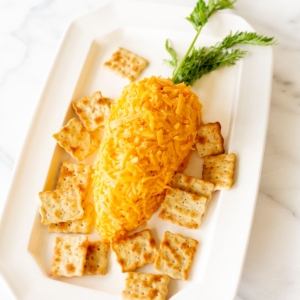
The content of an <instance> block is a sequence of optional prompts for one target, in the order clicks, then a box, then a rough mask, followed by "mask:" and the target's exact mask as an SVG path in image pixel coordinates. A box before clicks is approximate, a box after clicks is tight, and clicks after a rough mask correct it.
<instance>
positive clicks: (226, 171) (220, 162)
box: [202, 153, 235, 190]
mask: <svg viewBox="0 0 300 300" xmlns="http://www.w3.org/2000/svg"><path fill="white" fill-rule="evenodd" d="M234 164H235V155H234V154H233V153H232V154H221V155H217V156H207V157H205V158H204V163H203V170H202V179H203V180H205V181H209V182H212V183H213V184H214V185H215V187H214V190H228V189H230V188H231V187H232V185H233V175H234Z"/></svg>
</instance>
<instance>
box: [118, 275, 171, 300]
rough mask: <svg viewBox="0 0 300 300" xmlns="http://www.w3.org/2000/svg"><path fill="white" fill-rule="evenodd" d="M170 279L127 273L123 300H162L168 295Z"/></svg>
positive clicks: (164, 276)
mask: <svg viewBox="0 0 300 300" xmlns="http://www.w3.org/2000/svg"><path fill="white" fill-rule="evenodd" d="M169 282H170V277H169V276H167V275H156V274H149V273H148V274H147V273H139V272H128V275H127V278H126V288H125V290H124V291H123V293H122V299H123V300H164V299H165V298H166V296H167V294H168V284H169Z"/></svg>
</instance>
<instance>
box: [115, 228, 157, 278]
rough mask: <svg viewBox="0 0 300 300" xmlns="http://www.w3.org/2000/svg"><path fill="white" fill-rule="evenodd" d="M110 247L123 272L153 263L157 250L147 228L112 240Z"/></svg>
mask: <svg viewBox="0 0 300 300" xmlns="http://www.w3.org/2000/svg"><path fill="white" fill-rule="evenodd" d="M111 247H112V250H113V251H114V252H115V253H116V256H117V261H118V263H119V264H120V265H121V267H122V272H123V273H124V272H128V271H133V270H135V269H137V268H139V267H142V266H144V265H146V264H150V263H153V262H154V259H155V256H156V252H157V249H156V246H155V240H154V239H153V238H152V236H151V232H150V230H149V229H146V230H143V231H140V232H136V233H134V234H132V235H128V236H124V237H122V238H120V239H119V240H117V241H113V242H112V244H111Z"/></svg>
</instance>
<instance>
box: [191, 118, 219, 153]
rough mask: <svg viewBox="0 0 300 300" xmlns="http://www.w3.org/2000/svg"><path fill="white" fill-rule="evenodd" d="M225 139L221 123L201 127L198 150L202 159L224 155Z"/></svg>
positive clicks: (198, 133) (197, 141) (197, 142)
mask: <svg viewBox="0 0 300 300" xmlns="http://www.w3.org/2000/svg"><path fill="white" fill-rule="evenodd" d="M223 144H224V139H223V136H222V134H221V125H220V123H219V122H216V123H208V124H204V125H201V126H200V128H199V129H198V132H197V138H196V148H197V152H198V154H199V156H200V157H201V158H203V157H205V156H208V155H217V154H222V153H224V151H225V150H224V146H223Z"/></svg>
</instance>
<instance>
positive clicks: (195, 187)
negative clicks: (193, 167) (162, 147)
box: [170, 173, 214, 200]
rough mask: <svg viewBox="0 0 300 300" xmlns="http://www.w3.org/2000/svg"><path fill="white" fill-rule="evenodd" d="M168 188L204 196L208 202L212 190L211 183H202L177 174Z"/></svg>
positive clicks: (190, 177) (199, 180) (196, 179)
mask: <svg viewBox="0 0 300 300" xmlns="http://www.w3.org/2000/svg"><path fill="white" fill-rule="evenodd" d="M170 186H171V187H172V188H176V189H180V190H183V191H186V192H189V193H193V194H196V195H198V196H204V197H206V198H207V199H208V200H210V198H211V193H212V191H213V189H214V184H213V183H211V182H207V181H204V180H202V179H200V178H195V177H192V176H187V175H185V174H182V173H177V174H175V175H174V177H173V179H172V182H171V184H170Z"/></svg>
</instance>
